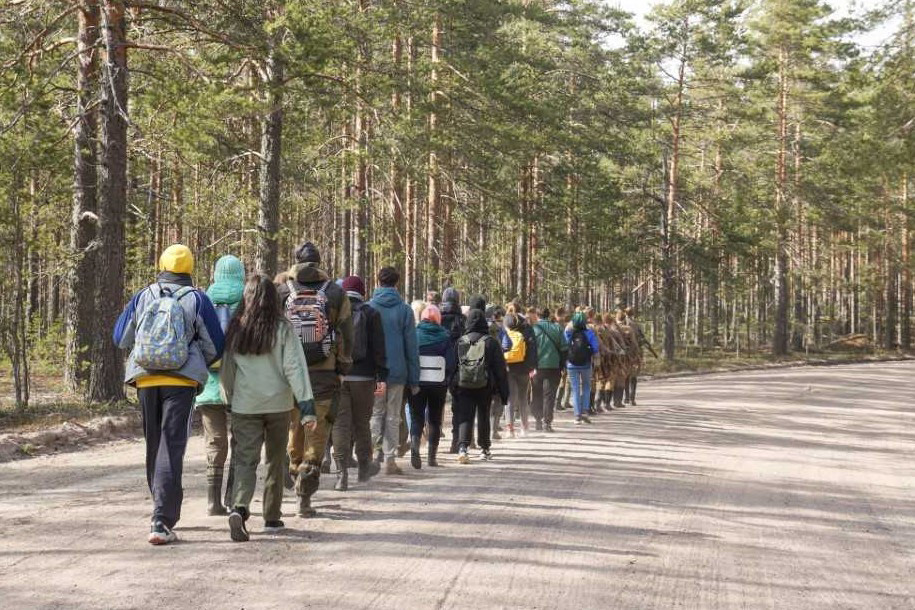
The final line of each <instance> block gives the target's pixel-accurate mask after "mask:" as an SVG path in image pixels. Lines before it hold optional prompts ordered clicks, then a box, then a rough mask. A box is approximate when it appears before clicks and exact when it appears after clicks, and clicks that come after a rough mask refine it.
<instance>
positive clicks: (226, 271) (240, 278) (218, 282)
mask: <svg viewBox="0 0 915 610" xmlns="http://www.w3.org/2000/svg"><path fill="white" fill-rule="evenodd" d="M244 291H245V266H244V265H243V264H242V262H241V261H240V260H238V258H236V257H234V256H232V255H231V254H227V255H226V256H223V257H222V258H220V259H219V260H218V261H216V267H215V269H214V270H213V284H212V285H211V286H210V287H209V288H207V296H208V297H210V300H211V301H212V302H213V305H214V306H216V307H218V306H220V305H228V306H229V309H230V310H231V312H232V313H233V314H234V313H235V309H236V308H237V307H238V304H239V303H240V302H241V299H242V295H243V294H244ZM219 367H220V365H219V363H218V362H217V363H216V364H215V365H214V366H213V367H211V368H210V372H209V376H208V378H207V383H206V385H205V386H204V388H203V392H201V393H200V395H198V396H197V400H196V401H195V403H194V404H195V405H197V406H200V405H222V404H225V403H224V401H223V399H222V395H221V393H220V391H219Z"/></svg>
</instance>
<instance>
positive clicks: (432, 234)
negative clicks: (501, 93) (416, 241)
mask: <svg viewBox="0 0 915 610" xmlns="http://www.w3.org/2000/svg"><path fill="white" fill-rule="evenodd" d="M441 45H442V18H441V16H440V15H438V14H436V15H435V20H434V23H433V26H432V49H431V53H432V57H431V59H432V68H431V71H430V74H429V81H430V83H431V87H432V96H431V109H430V111H429V140H430V146H431V149H430V150H429V170H428V171H429V189H428V192H427V193H426V196H427V201H428V226H427V229H426V249H427V252H426V256H427V260H428V264H429V273H428V277H427V278H426V281H427V282H440V279H441V278H440V277H439V269H440V267H441V260H440V257H439V251H440V248H441V244H439V236H438V221H439V218H438V215H439V198H440V193H439V186H440V185H439V181H440V176H439V165H438V154H437V152H436V142H435V137H436V135H435V132H436V131H437V129H438V115H437V113H436V111H437V108H438V99H439V92H438V86H439V82H438V81H439V62H440V61H441Z"/></svg>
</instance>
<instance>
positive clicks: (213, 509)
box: [207, 472, 229, 517]
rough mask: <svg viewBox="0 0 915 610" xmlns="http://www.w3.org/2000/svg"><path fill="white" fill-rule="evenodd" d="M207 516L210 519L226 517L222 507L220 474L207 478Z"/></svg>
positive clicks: (224, 509)
mask: <svg viewBox="0 0 915 610" xmlns="http://www.w3.org/2000/svg"><path fill="white" fill-rule="evenodd" d="M207 514H208V515H209V516H211V517H218V516H225V515H228V514H229V513H228V511H226V507H225V506H223V505H222V473H221V472H220V473H218V474H212V475H210V476H208V477H207Z"/></svg>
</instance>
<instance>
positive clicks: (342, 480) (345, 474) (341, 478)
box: [334, 468, 349, 491]
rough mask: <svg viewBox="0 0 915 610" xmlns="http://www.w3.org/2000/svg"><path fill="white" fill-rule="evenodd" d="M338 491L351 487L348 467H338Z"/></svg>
mask: <svg viewBox="0 0 915 610" xmlns="http://www.w3.org/2000/svg"><path fill="white" fill-rule="evenodd" d="M334 489H336V490H337V491H346V490H347V489H349V471H348V470H347V469H346V468H338V469H337V482H336V483H335V484H334Z"/></svg>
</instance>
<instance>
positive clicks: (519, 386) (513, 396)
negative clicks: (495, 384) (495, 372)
mask: <svg viewBox="0 0 915 610" xmlns="http://www.w3.org/2000/svg"><path fill="white" fill-rule="evenodd" d="M530 389H531V378H530V375H529V374H528V372H527V371H523V370H515V371H513V370H511V369H509V370H508V405H506V407H505V419H506V420H508V423H509V424H514V421H515V414H519V415H520V416H521V427H522V428H524V429H527V425H528V422H529V421H530V417H531V402H530Z"/></svg>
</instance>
